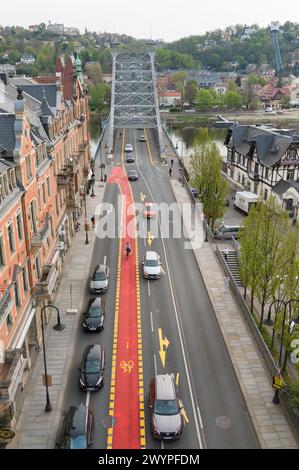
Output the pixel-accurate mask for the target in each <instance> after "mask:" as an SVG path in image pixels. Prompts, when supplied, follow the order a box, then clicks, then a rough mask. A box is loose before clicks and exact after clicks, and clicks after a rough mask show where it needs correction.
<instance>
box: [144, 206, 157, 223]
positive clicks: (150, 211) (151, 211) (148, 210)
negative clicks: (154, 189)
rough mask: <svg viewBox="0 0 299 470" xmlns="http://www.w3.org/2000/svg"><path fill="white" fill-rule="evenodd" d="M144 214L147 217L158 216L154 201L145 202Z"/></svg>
mask: <svg viewBox="0 0 299 470" xmlns="http://www.w3.org/2000/svg"><path fill="white" fill-rule="evenodd" d="M143 216H144V217H146V218H147V219H150V218H152V217H156V211H155V207H154V204H153V203H152V202H145V203H144V209H143Z"/></svg>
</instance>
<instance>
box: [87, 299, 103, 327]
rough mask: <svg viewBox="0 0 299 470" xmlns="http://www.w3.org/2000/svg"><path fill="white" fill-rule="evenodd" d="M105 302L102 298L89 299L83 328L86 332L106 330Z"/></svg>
mask: <svg viewBox="0 0 299 470" xmlns="http://www.w3.org/2000/svg"><path fill="white" fill-rule="evenodd" d="M104 319H105V301H104V300H103V299H102V297H92V298H91V299H89V302H88V306H87V311H86V312H85V313H84V318H83V328H84V330H85V331H98V330H103V329H104Z"/></svg>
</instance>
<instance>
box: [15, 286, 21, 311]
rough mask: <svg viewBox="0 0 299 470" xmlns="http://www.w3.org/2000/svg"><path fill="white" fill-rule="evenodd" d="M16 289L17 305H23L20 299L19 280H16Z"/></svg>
mask: <svg viewBox="0 0 299 470" xmlns="http://www.w3.org/2000/svg"><path fill="white" fill-rule="evenodd" d="M14 291H15V304H16V306H17V307H19V306H20V305H21V299H20V290H19V282H18V281H16V282H15V284H14Z"/></svg>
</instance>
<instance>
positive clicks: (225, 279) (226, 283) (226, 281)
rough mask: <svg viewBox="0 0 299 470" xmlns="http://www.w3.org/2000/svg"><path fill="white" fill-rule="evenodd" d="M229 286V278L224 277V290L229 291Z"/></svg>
mask: <svg viewBox="0 0 299 470" xmlns="http://www.w3.org/2000/svg"><path fill="white" fill-rule="evenodd" d="M228 286H229V280H228V277H226V276H224V290H227V289H228Z"/></svg>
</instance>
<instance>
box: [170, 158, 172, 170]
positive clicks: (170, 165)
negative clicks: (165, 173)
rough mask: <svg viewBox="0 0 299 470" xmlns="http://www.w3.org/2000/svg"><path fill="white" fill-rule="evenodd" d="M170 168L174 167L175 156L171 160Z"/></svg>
mask: <svg viewBox="0 0 299 470" xmlns="http://www.w3.org/2000/svg"><path fill="white" fill-rule="evenodd" d="M170 168H173V158H172V159H171V160H170Z"/></svg>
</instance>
